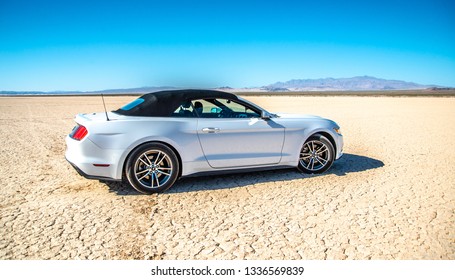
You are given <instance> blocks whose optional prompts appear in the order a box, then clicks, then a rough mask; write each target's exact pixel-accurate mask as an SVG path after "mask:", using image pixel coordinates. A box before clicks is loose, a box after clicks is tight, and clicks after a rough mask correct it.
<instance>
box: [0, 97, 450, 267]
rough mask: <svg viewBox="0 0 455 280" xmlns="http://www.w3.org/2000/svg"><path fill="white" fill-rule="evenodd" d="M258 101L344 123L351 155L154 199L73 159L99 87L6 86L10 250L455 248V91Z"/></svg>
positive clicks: (2, 165) (201, 255) (127, 254)
mask: <svg viewBox="0 0 455 280" xmlns="http://www.w3.org/2000/svg"><path fill="white" fill-rule="evenodd" d="M134 98H135V97H128V96H117V97H106V101H107V106H108V108H110V109H115V108H117V107H119V106H121V105H123V104H125V103H126V102H128V101H130V100H132V99H134ZM247 99H250V100H251V101H253V102H256V103H257V104H259V105H260V106H262V107H264V108H267V109H269V110H270V111H272V112H289V113H308V114H315V115H321V116H324V117H328V118H331V119H333V120H335V121H337V122H338V124H339V125H340V126H341V128H342V132H343V134H344V138H345V150H344V151H345V155H344V156H343V157H342V158H341V159H340V160H339V161H337V162H336V163H335V164H334V165H333V166H332V168H331V169H330V170H329V172H327V173H326V174H323V175H318V176H316V175H302V174H300V173H299V172H297V171H296V170H293V169H289V170H277V171H266V172H255V173H245V174H234V175H223V176H210V177H199V178H184V179H181V180H180V181H179V182H178V183H177V184H176V185H175V186H174V187H173V188H171V189H170V190H169V191H167V192H166V193H164V194H159V195H151V196H146V195H142V194H139V193H137V192H135V191H134V190H133V189H131V188H130V187H127V186H122V185H121V184H119V183H106V182H100V181H94V180H86V179H84V178H82V177H80V176H79V175H78V174H77V173H76V171H75V170H73V168H72V167H71V166H70V165H69V164H68V163H67V162H66V160H65V158H64V152H65V143H64V138H65V136H66V135H67V134H68V133H69V132H70V131H71V129H72V127H73V126H74V121H73V117H74V115H75V114H76V113H82V112H86V113H88V112H99V111H102V110H103V105H102V103H101V100H100V98H99V97H1V98H0V149H1V152H0V195H1V200H0V259H337V260H342V259H452V260H453V259H455V225H454V222H455V215H454V210H455V145H454V144H455V143H454V140H455V98H422V97H408V98H400V97H394V98H387V97H296V96H295V97H270V96H269V97H253V96H248V97H247Z"/></svg>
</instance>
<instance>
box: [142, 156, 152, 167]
mask: <svg viewBox="0 0 455 280" xmlns="http://www.w3.org/2000/svg"><path fill="white" fill-rule="evenodd" d="M142 156H143V157H145V159H146V160H147V161H148V164H147V163H145V162H144V161H143V162H144V163H145V164H146V165H149V164H152V162H151V161H150V159H149V157H148V156H147V155H146V154H145V153H143V154H142Z"/></svg>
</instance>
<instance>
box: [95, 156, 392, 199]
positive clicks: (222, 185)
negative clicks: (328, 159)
mask: <svg viewBox="0 0 455 280" xmlns="http://www.w3.org/2000/svg"><path fill="white" fill-rule="evenodd" d="M383 166H384V163H383V162H382V161H380V160H377V159H373V158H369V157H366V156H359V155H353V154H344V155H343V157H342V158H340V159H339V160H337V161H336V162H335V163H334V164H333V166H332V167H331V168H330V169H329V171H327V172H325V173H323V174H303V173H300V172H299V171H298V170H297V169H295V168H289V169H279V170H273V171H258V172H250V173H239V174H230V175H216V176H203V177H187V178H182V179H180V180H178V181H177V182H176V183H175V185H174V186H173V187H172V188H170V189H169V190H167V191H166V192H165V193H167V194H172V193H182V192H194V191H202V190H219V189H229V188H236V187H244V186H248V185H252V184H258V183H267V182H277V181H290V180H295V179H301V178H308V177H316V176H325V175H327V174H335V175H337V176H345V175H346V174H348V173H355V172H362V171H366V170H370V169H375V168H380V167H383ZM104 183H105V184H106V185H107V186H108V187H109V189H110V191H112V192H115V193H116V194H118V195H140V193H139V192H137V191H135V190H134V189H133V188H132V187H130V186H127V185H126V184H122V183H119V182H104Z"/></svg>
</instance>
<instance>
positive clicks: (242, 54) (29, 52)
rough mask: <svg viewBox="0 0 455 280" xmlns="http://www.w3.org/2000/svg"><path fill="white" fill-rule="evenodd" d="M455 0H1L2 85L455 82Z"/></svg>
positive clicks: (82, 86) (86, 86) (66, 87)
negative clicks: (364, 79) (371, 79)
mask: <svg viewBox="0 0 455 280" xmlns="http://www.w3.org/2000/svg"><path fill="white" fill-rule="evenodd" d="M454 11H455V4H454V2H453V1H448V0H447V1H442V0H431V1H418V0H415V1H399V0H396V1H389V0H382V1H324V0H322V1H314V0H312V1H287V0H282V1H248V0H244V1H235V0H231V1H197V0H193V1H177V0H175V1H172V0H170V1H136V0H130V1H115V0H112V1H95V0H93V1H85V0H84V1H82V0H78V1H64V0H61V1H46V0H41V1H21V0H0V90H41V91H53V90H83V91H90V90H101V89H109V88H130V87H141V86H166V85H167V86H180V87H218V86H231V87H249V86H262V85H267V84H271V83H274V82H277V81H287V80H290V79H300V78H326V77H334V78H341V77H352V76H361V75H370V76H376V77H379V78H386V79H399V80H405V81H412V82H417V83H422V84H437V85H442V86H455V17H454V16H453V14H454Z"/></svg>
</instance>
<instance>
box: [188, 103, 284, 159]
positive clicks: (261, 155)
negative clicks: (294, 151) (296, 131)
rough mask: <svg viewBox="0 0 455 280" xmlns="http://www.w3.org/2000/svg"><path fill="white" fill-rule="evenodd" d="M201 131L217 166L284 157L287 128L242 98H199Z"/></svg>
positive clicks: (209, 156)
mask: <svg viewBox="0 0 455 280" xmlns="http://www.w3.org/2000/svg"><path fill="white" fill-rule="evenodd" d="M193 105H194V107H195V111H196V112H198V115H199V118H198V126H197V133H198V136H199V141H200V143H201V147H202V150H203V152H204V155H205V157H206V159H207V161H208V163H209V165H210V166H211V167H213V168H231V167H247V166H258V165H271V164H277V163H279V162H280V160H281V150H282V147H283V142H284V128H283V126H281V125H279V124H277V123H275V122H274V121H273V119H268V120H265V119H261V117H260V112H258V110H257V109H255V108H253V107H250V106H249V105H248V104H243V103H241V102H240V101H233V100H227V99H212V100H196V101H194V102H193Z"/></svg>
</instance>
